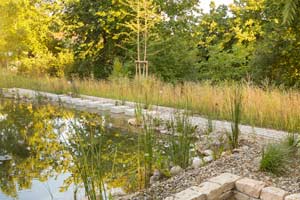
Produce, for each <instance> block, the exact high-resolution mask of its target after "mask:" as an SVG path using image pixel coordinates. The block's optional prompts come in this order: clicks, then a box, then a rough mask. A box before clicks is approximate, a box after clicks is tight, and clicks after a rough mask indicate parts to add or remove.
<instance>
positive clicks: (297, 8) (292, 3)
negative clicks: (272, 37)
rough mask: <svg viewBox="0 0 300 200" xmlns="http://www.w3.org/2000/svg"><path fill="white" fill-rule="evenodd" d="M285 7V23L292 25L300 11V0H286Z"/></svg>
mask: <svg viewBox="0 0 300 200" xmlns="http://www.w3.org/2000/svg"><path fill="white" fill-rule="evenodd" d="M283 2H284V9H283V12H282V13H283V24H287V25H290V24H291V23H293V21H294V20H295V18H296V17H297V16H299V13H300V1H299V0H285V1H283Z"/></svg>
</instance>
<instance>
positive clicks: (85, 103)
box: [73, 100, 91, 107]
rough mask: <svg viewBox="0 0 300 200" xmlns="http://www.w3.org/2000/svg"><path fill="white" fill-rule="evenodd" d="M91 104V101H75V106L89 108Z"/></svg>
mask: <svg viewBox="0 0 300 200" xmlns="http://www.w3.org/2000/svg"><path fill="white" fill-rule="evenodd" d="M90 103H91V101H90V100H79V101H75V102H74V103H73V104H74V106H81V107H87V105H89V104H90Z"/></svg>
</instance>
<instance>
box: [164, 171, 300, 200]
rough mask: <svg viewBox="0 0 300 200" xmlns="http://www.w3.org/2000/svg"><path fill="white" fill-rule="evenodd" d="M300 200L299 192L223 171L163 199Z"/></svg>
mask: <svg viewBox="0 0 300 200" xmlns="http://www.w3.org/2000/svg"><path fill="white" fill-rule="evenodd" d="M231 199H235V200H300V193H299V194H292V195H288V193H287V192H286V191H284V190H282V189H280V188H276V187H270V186H267V184H266V183H264V182H262V181H257V180H254V179H250V178H245V177H240V176H237V175H234V174H230V173H223V174H221V175H219V176H216V177H213V178H211V179H209V180H208V181H206V182H204V183H201V184H200V185H198V186H192V187H189V188H187V189H185V190H183V191H181V192H179V193H177V194H174V195H172V196H169V197H167V198H165V200H231Z"/></svg>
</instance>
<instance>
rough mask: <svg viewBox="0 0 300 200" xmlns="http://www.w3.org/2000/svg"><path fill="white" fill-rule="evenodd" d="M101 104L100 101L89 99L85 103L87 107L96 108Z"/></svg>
mask: <svg viewBox="0 0 300 200" xmlns="http://www.w3.org/2000/svg"><path fill="white" fill-rule="evenodd" d="M100 105H101V102H98V101H90V102H89V103H87V104H86V105H85V107H87V108H98V107H99V106H100Z"/></svg>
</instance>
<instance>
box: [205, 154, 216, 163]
mask: <svg viewBox="0 0 300 200" xmlns="http://www.w3.org/2000/svg"><path fill="white" fill-rule="evenodd" d="M213 160H214V158H213V157H212V156H205V157H204V158H203V161H204V162H206V163H210V162H212V161H213Z"/></svg>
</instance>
